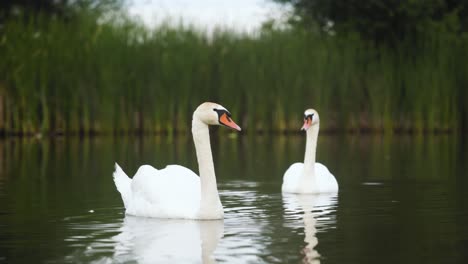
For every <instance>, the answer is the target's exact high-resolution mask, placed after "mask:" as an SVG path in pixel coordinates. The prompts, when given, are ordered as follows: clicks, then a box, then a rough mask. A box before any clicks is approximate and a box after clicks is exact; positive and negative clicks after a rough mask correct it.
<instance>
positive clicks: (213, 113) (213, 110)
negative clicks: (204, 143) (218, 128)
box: [193, 102, 241, 131]
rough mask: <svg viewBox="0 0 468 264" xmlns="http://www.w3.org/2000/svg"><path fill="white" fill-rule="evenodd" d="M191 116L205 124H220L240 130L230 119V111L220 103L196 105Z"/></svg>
mask: <svg viewBox="0 0 468 264" xmlns="http://www.w3.org/2000/svg"><path fill="white" fill-rule="evenodd" d="M193 117H194V118H198V119H199V120H200V121H202V122H203V123H205V124H207V125H222V126H226V127H229V128H232V129H235V130H237V131H241V128H240V127H239V126H238V125H237V124H236V123H235V122H234V120H232V118H231V113H230V112H229V111H228V110H227V109H226V108H224V107H223V106H222V105H220V104H216V103H211V102H206V103H203V104H201V105H200V106H198V107H197V109H196V110H195V112H194V113H193Z"/></svg>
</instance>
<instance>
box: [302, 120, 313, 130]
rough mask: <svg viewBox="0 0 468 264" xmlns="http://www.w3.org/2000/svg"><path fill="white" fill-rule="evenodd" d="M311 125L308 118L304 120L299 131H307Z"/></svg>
mask: <svg viewBox="0 0 468 264" xmlns="http://www.w3.org/2000/svg"><path fill="white" fill-rule="evenodd" d="M311 124H312V120H311V119H310V118H306V119H304V125H303V126H302V128H301V130H304V131H305V130H307V129H309V127H310V125H311Z"/></svg>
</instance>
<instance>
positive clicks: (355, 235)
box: [0, 131, 468, 263]
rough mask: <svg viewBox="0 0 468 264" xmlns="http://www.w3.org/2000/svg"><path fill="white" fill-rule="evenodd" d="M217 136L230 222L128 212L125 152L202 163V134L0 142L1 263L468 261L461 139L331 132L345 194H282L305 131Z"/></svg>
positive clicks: (329, 159) (148, 159) (466, 162)
mask: <svg viewBox="0 0 468 264" xmlns="http://www.w3.org/2000/svg"><path fill="white" fill-rule="evenodd" d="M217 132H219V131H217ZM217 132H216V131H215V133H213V135H212V147H213V153H214V160H215V167H216V173H217V178H218V188H219V190H220V195H221V200H222V203H223V206H224V211H225V219H224V220H223V221H187V220H164V219H150V218H139V217H128V216H127V217H126V216H125V215H124V208H123V205H122V201H121V198H120V195H119V193H118V192H117V191H116V189H115V186H114V183H113V181H112V171H113V164H114V161H117V162H118V163H119V164H120V165H121V166H122V168H123V169H124V170H125V171H126V172H127V173H128V174H129V175H133V174H134V173H135V172H136V170H137V168H138V167H139V165H141V164H151V165H153V166H155V167H156V168H163V167H164V166H165V165H167V164H174V163H176V164H180V165H184V166H186V167H188V168H191V169H192V170H194V171H195V172H198V169H197V164H196V157H195V151H194V147H193V143H192V139H191V137H181V136H179V137H167V136H159V137H144V138H133V137H121V138H99V137H97V138H91V139H83V140H80V139H78V138H72V139H64V138H56V139H53V140H50V139H42V140H36V139H8V140H2V141H0V263H468V192H466V190H467V188H468V177H467V176H468V175H467V171H468V146H467V145H468V143H467V140H466V139H465V136H464V135H462V136H448V135H438V136H427V137H411V136H393V137H381V136H362V135H361V136H359V135H354V136H327V135H321V136H320V137H319V144H318V152H317V160H318V161H320V162H322V163H323V164H325V165H327V167H328V168H329V169H330V171H331V172H332V173H333V174H334V175H335V176H336V178H337V180H338V182H339V184H340V192H339V194H338V195H329V196H323V195H322V196H294V195H290V196H283V195H282V194H281V191H280V190H281V182H282V176H283V173H284V171H285V170H286V169H287V168H288V166H289V165H290V164H291V163H293V162H296V161H302V159H303V155H304V144H305V137H304V135H303V134H297V135H288V136H254V137H246V136H234V135H233V134H218V133H217Z"/></svg>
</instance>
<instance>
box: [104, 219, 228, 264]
mask: <svg viewBox="0 0 468 264" xmlns="http://www.w3.org/2000/svg"><path fill="white" fill-rule="evenodd" d="M120 231H121V233H119V234H118V235H116V236H114V238H113V239H114V240H115V242H116V245H115V254H114V261H117V262H119V263H120V262H126V261H135V260H136V261H138V263H204V264H205V263H208V264H209V263H216V261H215V260H214V258H213V257H212V255H213V251H214V250H215V249H216V247H217V245H218V242H219V240H220V239H221V237H222V236H223V232H224V223H223V220H207V221H195V220H179V219H178V220H175V219H154V218H144V217H132V216H126V217H125V219H124V223H123V225H122V227H121V229H120Z"/></svg>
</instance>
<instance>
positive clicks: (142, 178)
mask: <svg viewBox="0 0 468 264" xmlns="http://www.w3.org/2000/svg"><path fill="white" fill-rule="evenodd" d="M208 125H223V126H226V127H229V128H232V129H235V130H237V131H240V130H241V128H240V127H239V126H238V125H237V124H236V123H235V122H234V121H233V120H232V119H231V113H229V111H228V110H227V109H226V108H224V107H223V106H221V105H219V104H215V103H210V102H207V103H203V104H201V105H200V106H199V107H198V108H197V109H196V110H195V112H194V113H193V118H192V135H193V141H194V143H195V149H196V154H197V160H198V168H199V171H200V177H199V176H198V175H197V174H195V173H194V172H193V171H191V170H190V169H188V168H185V167H183V166H180V165H169V166H167V167H166V168H164V169H161V170H158V169H155V168H153V167H152V166H150V165H143V166H141V167H140V168H139V169H138V171H137V173H136V174H135V176H134V177H133V178H132V179H130V178H129V177H128V176H127V175H126V174H125V173H124V172H123V170H122V169H121V168H120V166H119V165H118V164H117V163H116V164H115V172H114V182H115V185H116V187H117V190H118V191H119V192H120V194H121V195H122V200H123V203H124V206H125V213H126V214H129V215H136V216H145V217H157V218H184V219H222V218H223V215H224V212H223V206H222V205H221V200H220V199H219V194H218V188H217V185H216V176H215V170H214V165H213V157H212V154H211V145H210V134H209V129H208Z"/></svg>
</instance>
